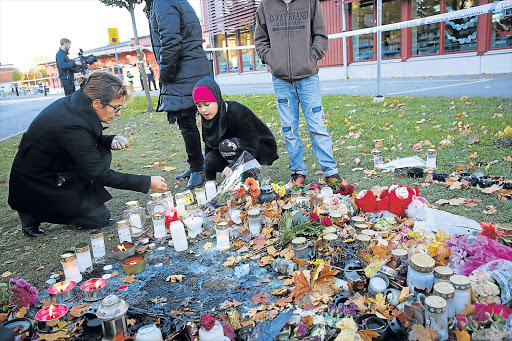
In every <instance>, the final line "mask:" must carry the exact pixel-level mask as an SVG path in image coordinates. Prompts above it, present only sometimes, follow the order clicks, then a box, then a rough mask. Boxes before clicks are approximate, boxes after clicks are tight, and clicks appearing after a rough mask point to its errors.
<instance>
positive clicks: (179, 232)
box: [169, 220, 188, 252]
mask: <svg viewBox="0 0 512 341" xmlns="http://www.w3.org/2000/svg"><path fill="white" fill-rule="evenodd" d="M169 229H170V230H171V236H172V241H173V244H174V250H176V251H177V252H181V251H185V250H186V249H188V242H187V234H186V233H185V226H183V223H182V222H181V221H179V220H176V221H173V222H172V223H171V225H169Z"/></svg>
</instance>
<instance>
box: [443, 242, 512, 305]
mask: <svg viewBox="0 0 512 341" xmlns="http://www.w3.org/2000/svg"><path fill="white" fill-rule="evenodd" d="M445 245H446V246H448V247H449V248H450V251H451V253H452V255H451V257H450V264H449V265H448V266H449V267H450V268H452V269H453V271H454V272H455V273H456V274H460V275H465V276H468V275H469V274H470V273H471V272H473V270H475V269H476V268H478V267H480V266H482V265H485V264H487V263H490V262H492V261H494V260H500V262H503V261H504V260H507V261H510V262H512V248H510V247H508V246H505V245H503V244H501V243H498V242H497V241H495V240H492V239H490V238H487V237H485V236H482V235H477V236H467V235H466V236H454V237H453V238H452V239H451V240H449V241H447V242H446V244H445ZM510 276H512V274H511V275H510ZM497 281H498V280H497ZM498 283H499V281H498ZM509 299H510V298H509ZM502 302H505V301H502Z"/></svg>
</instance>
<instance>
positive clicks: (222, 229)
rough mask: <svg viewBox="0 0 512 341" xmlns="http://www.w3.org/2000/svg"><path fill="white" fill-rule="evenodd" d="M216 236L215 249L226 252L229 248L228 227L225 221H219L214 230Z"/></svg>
mask: <svg viewBox="0 0 512 341" xmlns="http://www.w3.org/2000/svg"><path fill="white" fill-rule="evenodd" d="M215 232H216V234H217V249H219V250H227V249H229V247H230V246H231V243H230V242H229V226H228V222H227V221H219V222H218V223H217V227H216V229H215Z"/></svg>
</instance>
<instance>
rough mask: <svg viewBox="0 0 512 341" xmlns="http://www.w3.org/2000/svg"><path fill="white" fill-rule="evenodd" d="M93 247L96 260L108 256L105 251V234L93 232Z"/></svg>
mask: <svg viewBox="0 0 512 341" xmlns="http://www.w3.org/2000/svg"><path fill="white" fill-rule="evenodd" d="M91 246H92V254H93V256H94V258H101V257H105V255H106V254H107V252H106V250H105V240H103V234H102V233H101V232H99V231H92V232H91Z"/></svg>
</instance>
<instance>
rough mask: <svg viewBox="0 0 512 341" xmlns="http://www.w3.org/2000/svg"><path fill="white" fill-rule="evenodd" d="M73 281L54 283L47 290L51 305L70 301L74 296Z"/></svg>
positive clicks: (74, 285) (74, 286) (74, 284)
mask: <svg viewBox="0 0 512 341" xmlns="http://www.w3.org/2000/svg"><path fill="white" fill-rule="evenodd" d="M75 289H76V283H75V281H64V282H59V283H55V284H54V285H52V286H51V287H49V288H48V294H50V300H51V302H52V304H55V303H63V302H67V301H70V300H72V299H73V298H74V297H75V295H76V290H75Z"/></svg>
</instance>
